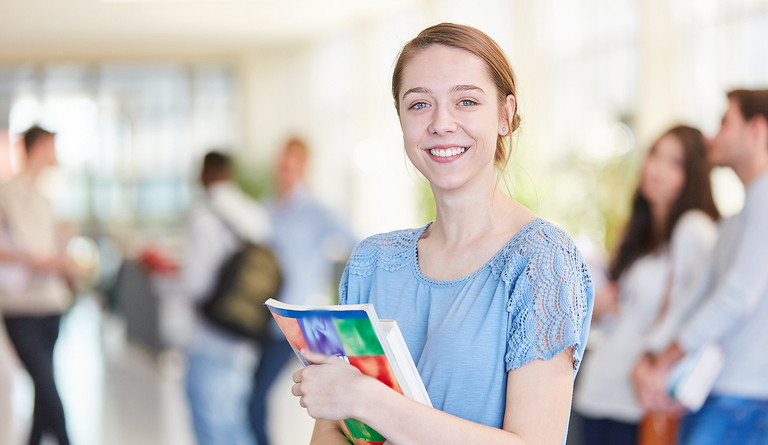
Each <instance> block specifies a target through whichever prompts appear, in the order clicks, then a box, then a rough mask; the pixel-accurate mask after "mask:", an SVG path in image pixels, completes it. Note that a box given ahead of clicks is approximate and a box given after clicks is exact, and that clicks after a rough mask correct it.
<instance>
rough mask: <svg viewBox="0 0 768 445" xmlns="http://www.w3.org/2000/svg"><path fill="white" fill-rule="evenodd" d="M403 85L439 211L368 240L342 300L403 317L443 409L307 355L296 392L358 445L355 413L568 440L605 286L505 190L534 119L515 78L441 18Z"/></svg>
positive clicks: (486, 46)
mask: <svg viewBox="0 0 768 445" xmlns="http://www.w3.org/2000/svg"><path fill="white" fill-rule="evenodd" d="M392 93H393V94H392V95H393V98H394V101H395V108H396V110H397V114H398V116H399V118H400V124H401V127H402V131H403V143H404V146H405V152H406V154H407V156H408V158H409V160H410V161H411V163H412V164H413V165H414V166H415V167H416V168H417V169H418V170H419V171H420V172H421V173H422V174H423V175H424V176H425V177H426V179H427V180H428V181H429V183H430V186H431V188H432V192H433V195H434V198H435V205H436V208H437V216H436V217H435V220H434V222H432V223H429V224H427V225H425V226H423V227H420V228H417V229H409V230H400V231H395V232H391V233H386V234H380V235H375V236H372V237H369V238H368V239H366V240H364V241H363V242H362V243H360V244H359V245H358V246H357V247H356V248H355V250H354V252H353V253H352V256H351V258H350V260H349V262H348V263H347V267H346V270H345V272H344V275H343V277H342V280H341V284H340V286H339V297H340V302H341V304H358V303H372V304H373V306H374V308H375V309H376V312H377V314H378V315H379V316H380V317H381V318H386V319H393V320H395V321H396V322H397V324H398V325H399V327H400V329H401V330H402V334H403V337H404V339H405V342H406V344H407V345H408V349H409V350H410V353H411V354H412V356H413V359H414V362H415V364H416V367H417V368H418V371H419V373H420V375H421V377H422V379H423V381H424V384H425V386H426V389H427V392H428V394H429V397H430V399H431V402H432V405H433V407H429V406H426V405H422V404H420V403H418V402H416V401H414V400H411V399H408V398H406V397H405V396H403V395H401V394H400V393H398V392H396V391H394V390H392V389H391V388H389V387H388V386H386V385H385V384H383V383H381V382H380V381H379V380H377V379H375V378H373V377H368V376H366V375H364V374H362V373H361V372H360V371H359V370H358V369H357V368H355V367H353V366H351V365H350V364H348V363H347V362H345V361H343V360H339V359H338V358H336V357H329V356H324V355H321V354H315V353H311V352H309V351H304V352H303V354H304V356H305V357H306V358H307V359H308V360H309V361H310V362H312V363H315V364H314V365H310V366H307V367H306V368H303V369H301V370H299V371H296V373H294V375H293V380H294V382H295V384H294V386H293V387H292V389H291V391H292V393H293V395H295V396H297V397H299V403H300V405H301V406H303V407H305V408H306V409H307V412H308V413H309V415H310V416H312V417H314V418H315V419H317V420H316V423H315V430H314V434H313V437H312V443H313V444H344V443H347V442H346V439H345V436H344V431H343V430H342V426H341V424H340V422H339V420H343V419H346V418H354V419H357V420H359V421H362V422H364V423H366V424H368V425H369V426H370V427H371V428H373V429H374V430H376V431H377V432H379V433H380V434H381V435H382V436H384V437H385V438H386V439H387V440H388V442H387V443H395V444H398V443H419V444H443V443H454V444H489V443H529V444H537V445H546V444H553V445H554V444H561V443H564V441H565V435H566V431H567V425H568V418H569V408H570V403H571V392H572V389H573V379H574V377H575V375H576V372H577V370H578V368H579V364H580V362H581V357H582V354H583V352H584V347H585V345H586V341H587V332H588V330H589V323H590V316H591V312H592V298H593V287H592V280H591V278H590V275H589V272H588V269H587V266H586V264H585V263H584V260H583V259H582V257H581V254H580V253H579V251H578V249H577V248H576V246H575V244H574V242H573V240H572V239H571V238H570V236H568V234H566V233H565V232H564V231H563V230H561V229H559V228H558V227H556V226H555V225H553V224H552V223H550V222H548V221H546V220H544V219H542V218H538V217H536V215H534V214H533V213H532V212H531V211H529V210H528V209H526V208H525V207H523V206H522V205H521V204H519V203H518V202H516V201H515V200H514V199H512V198H511V197H509V196H508V195H506V194H505V193H504V191H503V187H499V183H498V181H499V178H500V176H501V175H500V173H501V170H502V169H503V168H504V166H505V165H506V163H507V160H508V156H509V150H510V148H509V145H510V142H511V138H512V135H513V134H514V133H515V131H516V130H517V129H518V127H519V126H520V116H519V114H518V103H517V98H518V95H517V88H516V82H515V76H514V72H513V71H512V68H511V67H510V65H509V62H508V60H507V58H506V56H505V55H504V53H503V51H502V50H501V48H500V47H499V45H498V44H497V43H496V42H495V41H493V40H492V39H491V38H490V37H488V36H487V35H486V34H484V33H483V32H481V31H479V30H477V29H475V28H472V27H469V26H463V25H456V24H451V23H443V24H439V25H435V26H432V27H429V28H427V29H425V30H423V31H422V32H421V33H419V35H418V36H416V38H414V39H413V40H411V41H410V42H408V43H407V44H406V45H405V46H404V47H403V49H402V51H401V53H400V56H399V58H398V60H397V62H396V64H395V69H394V74H393V78H392Z"/></svg>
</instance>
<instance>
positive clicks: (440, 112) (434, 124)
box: [429, 105, 457, 134]
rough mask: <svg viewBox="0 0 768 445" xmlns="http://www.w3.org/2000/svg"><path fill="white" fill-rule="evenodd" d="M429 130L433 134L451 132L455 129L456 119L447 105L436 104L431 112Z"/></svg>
mask: <svg viewBox="0 0 768 445" xmlns="http://www.w3.org/2000/svg"><path fill="white" fill-rule="evenodd" d="M429 127H430V128H429V132H430V133H434V134H443V133H451V132H454V131H456V127H457V125H456V119H455V116H454V115H453V112H452V110H451V109H450V107H448V106H442V105H439V106H436V107H435V108H434V111H433V113H432V121H431V122H430V125H429Z"/></svg>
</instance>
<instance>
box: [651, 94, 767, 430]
mask: <svg viewBox="0 0 768 445" xmlns="http://www.w3.org/2000/svg"><path fill="white" fill-rule="evenodd" d="M707 157H708V159H709V161H710V162H711V163H712V164H713V165H717V166H726V167H730V168H732V169H733V171H734V172H735V173H736V175H737V176H738V177H739V179H740V180H741V182H742V183H743V184H744V187H745V188H746V199H745V201H744V207H743V209H742V210H741V213H739V214H738V215H735V216H733V217H731V218H728V219H726V220H725V221H724V222H723V223H722V225H721V229H720V233H719V235H718V238H717V241H716V242H715V246H714V250H713V252H714V254H713V255H712V258H711V261H709V264H708V265H707V267H706V268H705V270H704V272H705V273H704V274H703V276H702V277H703V278H702V280H701V281H700V282H699V283H698V285H697V286H696V287H695V288H694V289H692V290H691V295H693V297H692V298H690V299H689V300H690V304H689V305H688V306H689V308H690V311H687V312H686V313H684V315H683V317H682V318H681V319H684V320H685V322H684V323H683V324H682V326H681V327H679V328H678V329H677V330H675V331H673V335H671V336H670V337H669V338H668V339H667V341H666V343H665V344H664V346H666V348H660V349H663V350H662V352H660V353H657V354H649V355H647V356H646V357H645V358H644V359H643V361H642V362H641V363H640V364H639V365H638V368H639V369H638V372H636V386H637V387H638V389H637V392H638V394H639V395H640V397H641V402H642V403H643V404H644V405H645V406H646V407H647V408H649V409H653V410H665V409H667V410H675V409H677V410H679V409H680V407H679V406H678V405H676V404H675V403H674V402H673V401H671V400H669V398H668V397H667V396H666V392H665V388H666V382H667V380H668V376H669V373H670V372H671V370H672V368H673V367H674V365H675V364H676V363H677V362H678V361H679V360H681V359H682V358H683V357H685V356H686V355H688V354H691V353H694V352H696V351H697V350H699V348H702V347H704V346H706V345H710V344H715V345H718V346H719V347H720V348H721V349H722V350H723V352H724V360H725V364H724V366H723V368H722V370H721V372H720V374H719V376H718V377H717V379H716V381H715V383H714V387H713V388H712V392H711V394H710V396H709V398H708V399H707V400H706V401H705V403H704V406H703V407H702V408H701V409H700V410H699V411H697V412H695V413H689V414H688V415H687V416H685V417H684V418H683V419H682V420H681V423H680V435H679V439H680V444H682V445H710V444H711V445H715V444H717V445H730V444H733V445H736V444H739V445H742V444H756V445H757V444H760V445H762V444H766V443H768V378H766V376H768V354H766V353H765V350H766V347H768V322H766V320H768V273H766V271H768V241H767V239H766V236H765V235H766V228H767V227H768V90H735V91H731V92H730V93H728V109H727V110H726V112H725V115H724V116H723V119H722V123H721V125H720V130H719V131H718V133H717V135H715V137H714V138H713V139H712V140H711V141H710V145H709V150H708V152H707ZM667 345H668V346H667Z"/></svg>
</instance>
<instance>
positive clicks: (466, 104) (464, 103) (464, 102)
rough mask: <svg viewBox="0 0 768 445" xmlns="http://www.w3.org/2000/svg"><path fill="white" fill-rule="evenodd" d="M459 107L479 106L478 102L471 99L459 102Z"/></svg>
mask: <svg viewBox="0 0 768 445" xmlns="http://www.w3.org/2000/svg"><path fill="white" fill-rule="evenodd" d="M459 105H461V106H463V107H470V106H472V105H477V102H475V101H474V100H471V99H462V100H460V101H459Z"/></svg>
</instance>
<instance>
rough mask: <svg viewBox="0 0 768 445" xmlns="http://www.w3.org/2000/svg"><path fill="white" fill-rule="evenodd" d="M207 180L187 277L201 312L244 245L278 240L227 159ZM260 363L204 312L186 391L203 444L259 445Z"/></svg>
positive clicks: (212, 164)
mask: <svg viewBox="0 0 768 445" xmlns="http://www.w3.org/2000/svg"><path fill="white" fill-rule="evenodd" d="M200 180H201V183H202V185H203V187H204V189H205V200H204V201H203V202H202V203H200V205H199V206H198V207H197V208H196V209H194V211H193V212H192V214H191V217H190V219H189V224H188V228H187V235H186V243H185V252H184V267H183V272H182V281H183V286H184V290H185V293H186V295H187V296H188V298H189V301H190V303H192V304H194V305H195V306H198V305H199V304H200V303H202V302H203V301H204V300H205V299H206V298H207V297H208V296H209V295H210V294H211V292H213V289H214V286H215V285H216V280H217V277H218V271H219V269H220V267H221V266H222V264H223V263H224V261H225V260H226V259H227V258H229V256H230V255H231V254H232V253H234V252H235V251H236V250H237V249H238V247H239V246H240V245H241V244H242V242H243V241H242V240H248V241H251V242H255V243H261V242H263V241H264V240H265V239H266V238H267V236H269V234H270V225H269V217H268V216H267V214H266V212H265V211H264V210H263V209H262V208H261V206H260V205H259V204H258V203H256V202H255V201H253V200H252V199H250V198H249V197H247V196H246V195H245V194H244V193H243V192H242V191H240V189H239V188H238V187H237V185H236V184H235V183H234V182H233V181H232V176H231V170H230V160H229V157H228V156H227V155H224V154H222V153H217V152H211V153H208V154H207V155H206V156H205V158H204V160H203V168H202V173H201V176H200ZM235 232H236V233H235ZM255 364H256V346H255V345H254V344H253V343H252V342H250V341H248V340H245V339H242V338H238V337H235V336H233V335H231V334H229V333H227V332H224V331H223V330H221V329H220V328H218V327H216V326H213V325H212V324H210V323H209V322H208V321H207V320H206V319H205V318H203V317H202V316H201V315H200V313H199V311H197V312H196V317H195V323H194V327H193V332H192V337H191V339H190V342H189V345H188V369H187V384H186V386H187V388H186V389H187V396H188V398H189V404H190V409H191V413H192V421H193V426H194V430H195V435H196V437H197V441H198V444H199V445H215V444H222V445H224V444H226V445H241V444H242V445H246V444H247V445H253V443H254V439H253V435H252V433H251V429H250V424H249V422H248V415H247V413H248V403H247V398H248V395H249V393H250V390H251V379H252V376H253V372H254V366H255Z"/></svg>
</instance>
